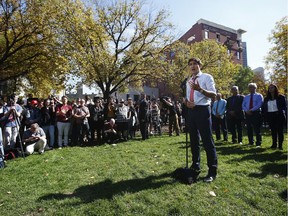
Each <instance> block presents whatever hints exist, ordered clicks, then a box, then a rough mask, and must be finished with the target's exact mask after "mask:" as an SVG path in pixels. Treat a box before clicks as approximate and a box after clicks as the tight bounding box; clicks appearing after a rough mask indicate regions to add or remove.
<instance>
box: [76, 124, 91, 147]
mask: <svg viewBox="0 0 288 216" xmlns="http://www.w3.org/2000/svg"><path fill="white" fill-rule="evenodd" d="M85 134H86V137H87V139H88V141H89V142H90V141H91V132H90V127H89V124H88V121H87V122H83V123H82V124H74V125H73V129H72V143H73V144H72V145H77V144H80V145H81V144H83V142H84V136H85Z"/></svg>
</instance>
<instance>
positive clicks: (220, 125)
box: [215, 116, 228, 141]
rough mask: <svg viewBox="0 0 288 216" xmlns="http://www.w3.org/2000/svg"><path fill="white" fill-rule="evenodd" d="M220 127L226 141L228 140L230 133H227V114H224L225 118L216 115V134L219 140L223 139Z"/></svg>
mask: <svg viewBox="0 0 288 216" xmlns="http://www.w3.org/2000/svg"><path fill="white" fill-rule="evenodd" d="M220 128H221V130H222V133H223V139H224V140H225V141H227V140H228V133H227V125H226V116H224V118H223V119H222V118H217V117H215V134H216V139H217V140H220V139H221V133H220Z"/></svg>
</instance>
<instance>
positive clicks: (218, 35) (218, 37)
mask: <svg viewBox="0 0 288 216" xmlns="http://www.w3.org/2000/svg"><path fill="white" fill-rule="evenodd" d="M216 41H217V42H220V34H216Z"/></svg>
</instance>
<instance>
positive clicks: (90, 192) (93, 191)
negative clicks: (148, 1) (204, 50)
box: [39, 173, 172, 205]
mask: <svg viewBox="0 0 288 216" xmlns="http://www.w3.org/2000/svg"><path fill="white" fill-rule="evenodd" d="M171 175H172V174H171V173H164V174H162V175H159V176H148V177H147V178H143V179H131V180H124V181H120V182H115V183H113V182H112V180H111V179H106V180H105V181H102V182H99V183H96V184H93V185H85V186H81V187H79V188H77V189H76V190H75V191H74V192H73V193H72V194H65V193H54V194H48V195H45V196H42V197H40V198H39V201H42V200H64V199H73V198H79V199H80V200H81V202H80V203H79V204H82V203H90V202H93V201H95V200H99V199H106V200H111V199H113V197H114V196H116V195H121V194H125V193H137V192H139V191H144V190H150V189H157V188H160V187H162V186H164V185H166V184H172V182H171V180H170V179H165V178H167V177H171ZM73 205H75V203H73Z"/></svg>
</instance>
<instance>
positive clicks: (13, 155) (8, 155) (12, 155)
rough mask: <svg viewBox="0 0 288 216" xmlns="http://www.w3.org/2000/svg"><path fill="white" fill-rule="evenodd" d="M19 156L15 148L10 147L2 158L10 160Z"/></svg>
mask: <svg viewBox="0 0 288 216" xmlns="http://www.w3.org/2000/svg"><path fill="white" fill-rule="evenodd" d="M17 157H19V152H18V150H17V149H11V150H9V151H8V152H6V153H5V155H4V160H11V159H15V158H17Z"/></svg>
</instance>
